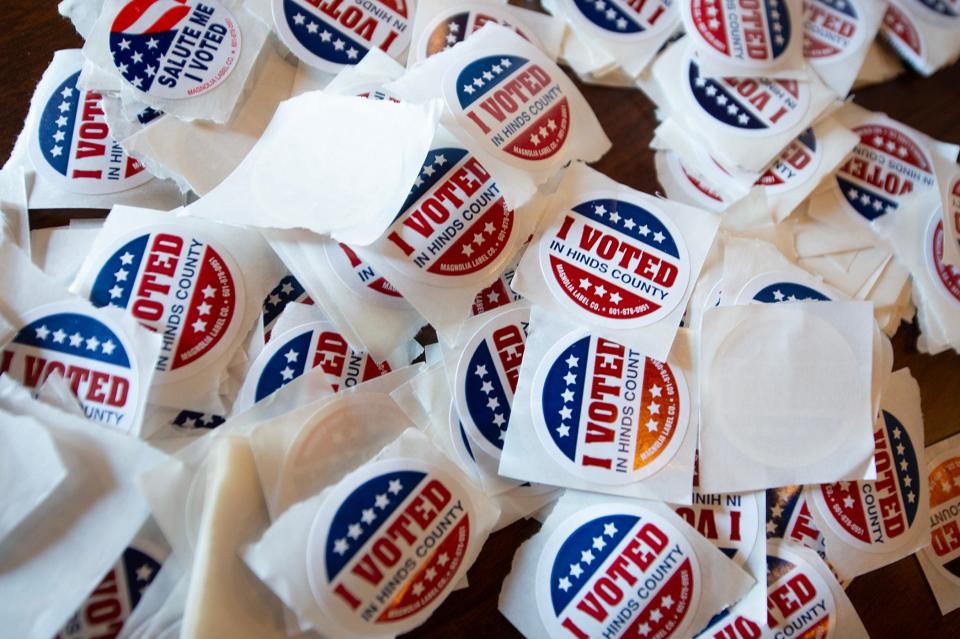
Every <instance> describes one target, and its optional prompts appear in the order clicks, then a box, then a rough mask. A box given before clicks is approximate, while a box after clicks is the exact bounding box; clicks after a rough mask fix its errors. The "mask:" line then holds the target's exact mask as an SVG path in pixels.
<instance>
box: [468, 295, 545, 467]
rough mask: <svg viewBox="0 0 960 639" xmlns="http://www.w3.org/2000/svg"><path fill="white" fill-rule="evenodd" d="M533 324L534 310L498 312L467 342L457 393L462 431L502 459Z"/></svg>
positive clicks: (475, 442)
mask: <svg viewBox="0 0 960 639" xmlns="http://www.w3.org/2000/svg"><path fill="white" fill-rule="evenodd" d="M529 324H530V309H529V308H517V309H512V310H509V311H506V312H503V313H498V314H497V315H496V316H495V317H492V318H491V319H490V320H489V321H487V322H486V323H484V324H483V326H481V327H480V328H479V329H477V331H476V333H474V334H473V335H472V336H471V337H470V339H469V340H468V341H467V343H466V346H464V349H463V353H462V354H461V356H460V360H459V361H458V362H457V369H456V373H455V376H454V377H455V381H454V396H455V401H456V406H457V411H458V414H459V415H460V419H461V421H462V423H463V425H464V429H465V430H466V432H467V434H468V435H469V437H470V440H471V441H472V442H474V444H475V445H476V446H478V447H479V448H480V449H481V450H483V451H484V452H485V453H487V454H489V455H490V456H492V457H493V458H495V459H499V457H500V453H501V451H502V450H503V442H504V438H505V436H506V432H507V424H508V423H509V421H510V410H511V406H512V405H513V394H514V393H515V392H516V390H517V380H518V379H519V377H520V364H521V363H522V362H523V351H524V347H525V344H526V339H527V330H528V327H529Z"/></svg>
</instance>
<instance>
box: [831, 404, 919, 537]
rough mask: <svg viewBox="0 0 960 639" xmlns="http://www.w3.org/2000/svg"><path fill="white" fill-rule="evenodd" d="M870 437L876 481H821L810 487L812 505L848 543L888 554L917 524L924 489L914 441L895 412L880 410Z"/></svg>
mask: <svg viewBox="0 0 960 639" xmlns="http://www.w3.org/2000/svg"><path fill="white" fill-rule="evenodd" d="M873 438H874V444H875V459H876V464H877V479H876V480H875V481H849V482H840V483H837V484H824V485H822V486H820V489H819V490H816V491H814V503H815V504H816V506H817V508H818V510H819V511H820V514H821V515H822V517H823V519H824V520H825V521H826V523H827V525H828V526H829V527H830V529H831V530H832V531H833V532H834V533H835V534H837V535H839V536H840V537H841V539H843V540H844V541H845V542H846V543H847V544H849V545H851V546H853V547H854V548H858V549H862V550H870V551H873V552H891V551H893V550H895V549H896V548H897V547H899V546H900V545H901V544H902V543H903V542H905V541H908V540H909V537H910V534H909V533H910V531H911V530H912V529H913V527H914V526H915V525H917V524H920V523H921V522H920V521H919V519H918V518H917V513H918V511H919V508H920V505H921V503H922V502H923V500H925V499H927V490H926V486H925V484H924V478H923V476H922V474H921V470H920V466H919V461H918V458H917V451H916V448H915V444H914V442H913V440H912V439H911V437H910V433H909V432H908V431H907V428H906V427H905V426H904V425H903V424H902V423H901V422H900V420H899V419H897V417H896V416H895V415H893V414H892V413H890V412H887V411H886V410H884V411H881V416H880V419H878V420H877V425H876V430H875V431H874V433H873ZM923 523H925V522H923Z"/></svg>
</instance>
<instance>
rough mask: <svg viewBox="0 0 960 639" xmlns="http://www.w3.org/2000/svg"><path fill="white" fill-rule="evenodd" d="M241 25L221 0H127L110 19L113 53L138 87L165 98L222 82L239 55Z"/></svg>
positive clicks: (203, 90)
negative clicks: (111, 21)
mask: <svg viewBox="0 0 960 639" xmlns="http://www.w3.org/2000/svg"><path fill="white" fill-rule="evenodd" d="M240 40H241V38H240V25H239V24H238V23H237V19H236V18H235V17H234V16H233V14H232V13H230V11H229V10H228V9H227V8H226V7H224V6H223V4H221V3H220V2H219V1H218V0H204V1H203V2H199V1H197V0H129V1H128V2H126V3H124V4H123V5H122V6H121V7H120V9H119V10H118V11H117V13H116V15H115V16H114V18H113V23H112V24H111V25H110V53H111V54H112V56H113V63H114V65H116V67H117V70H118V71H119V72H120V75H121V76H122V77H123V79H124V80H126V81H127V82H128V83H130V85H131V86H133V87H134V88H136V89H138V90H140V91H143V92H144V93H146V94H148V95H151V96H154V97H156V98H162V99H167V100H182V99H185V98H192V97H196V96H199V95H202V94H204V93H206V92H208V91H210V90H212V89H214V88H215V87H217V86H219V85H220V84H221V83H222V82H223V81H224V80H225V79H226V78H227V76H229V75H230V73H231V72H232V71H233V69H234V68H235V67H236V64H237V61H238V60H239V58H240Z"/></svg>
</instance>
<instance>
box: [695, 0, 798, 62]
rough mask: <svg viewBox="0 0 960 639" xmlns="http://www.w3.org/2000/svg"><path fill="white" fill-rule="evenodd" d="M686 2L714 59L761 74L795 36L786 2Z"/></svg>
mask: <svg viewBox="0 0 960 639" xmlns="http://www.w3.org/2000/svg"><path fill="white" fill-rule="evenodd" d="M683 1H684V2H687V3H688V6H687V7H686V9H687V11H688V12H689V16H690V18H691V20H692V21H693V26H694V29H695V33H696V35H697V36H698V37H699V39H700V40H701V41H702V42H703V43H704V44H705V45H706V46H707V49H706V50H707V51H708V52H709V53H711V54H712V55H715V56H717V57H719V58H723V59H728V60H735V61H736V62H738V63H739V64H744V65H747V66H752V67H755V68H756V69H758V70H762V69H764V68H766V67H768V66H769V65H770V64H771V63H773V62H775V61H776V60H777V59H779V58H780V57H781V56H783V55H784V53H786V51H787V49H788V48H789V47H790V38H791V37H793V35H794V34H793V25H792V24H791V21H790V17H791V16H790V8H789V6H788V5H787V3H786V2H785V0H740V1H739V2H729V1H725V0H683Z"/></svg>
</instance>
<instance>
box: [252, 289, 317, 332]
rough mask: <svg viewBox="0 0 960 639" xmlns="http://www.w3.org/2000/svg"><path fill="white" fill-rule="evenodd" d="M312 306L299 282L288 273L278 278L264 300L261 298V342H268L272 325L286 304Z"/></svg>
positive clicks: (311, 301)
mask: <svg viewBox="0 0 960 639" xmlns="http://www.w3.org/2000/svg"><path fill="white" fill-rule="evenodd" d="M292 303H297V304H313V300H312V299H310V296H309V295H307V291H306V290H305V289H304V288H303V286H302V285H301V284H300V282H299V280H297V278H295V277H294V276H293V275H290V274H289V273H288V274H287V275H284V276H283V277H282V278H280V281H279V282H277V285H276V286H274V287H273V290H271V291H270V292H269V293H268V294H267V296H266V297H265V298H263V341H264V342H268V341H270V333H271V331H273V326H274V324H276V323H277V320H278V319H280V315H282V314H283V310H284V309H285V308H287V304H292Z"/></svg>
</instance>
